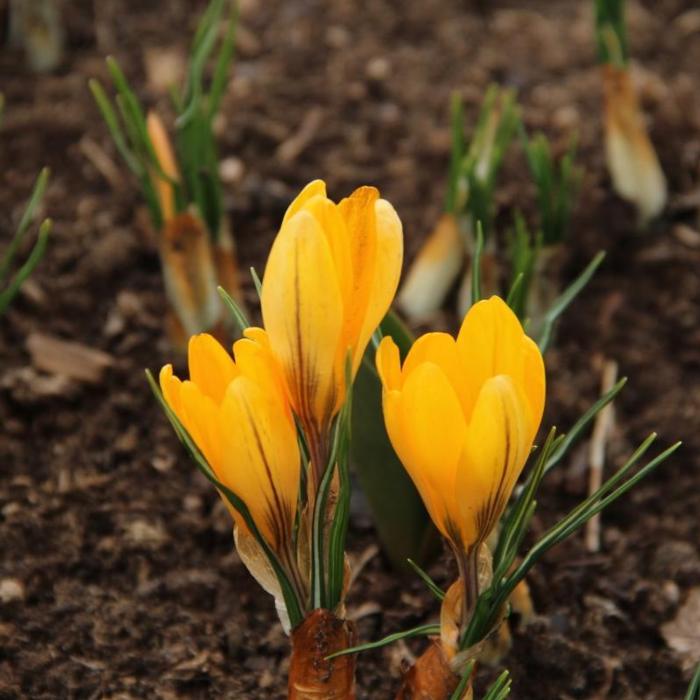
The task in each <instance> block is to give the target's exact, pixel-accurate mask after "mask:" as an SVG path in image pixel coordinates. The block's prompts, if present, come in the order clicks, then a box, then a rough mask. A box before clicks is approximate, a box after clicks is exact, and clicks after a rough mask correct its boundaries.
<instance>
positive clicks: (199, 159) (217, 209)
mask: <svg viewBox="0 0 700 700" xmlns="http://www.w3.org/2000/svg"><path fill="white" fill-rule="evenodd" d="M226 6H227V0H212V2H211V3H210V5H209V6H208V8H207V9H206V11H205V12H204V15H203V16H202V18H201V20H200V23H199V26H198V28H197V30H196V32H195V36H194V39H193V42H192V47H191V51H190V57H189V64H188V73H187V77H186V80H185V84H184V86H183V87H182V89H177V88H173V89H172V91H171V97H172V101H173V105H174V107H175V111H176V114H177V118H176V121H175V126H176V130H177V134H176V150H177V160H178V165H179V170H180V172H181V173H182V178H183V181H182V182H175V181H174V180H173V179H172V178H171V177H169V176H168V175H167V174H166V173H164V172H163V170H162V168H161V164H160V163H159V160H158V157H157V155H156V149H155V148H154V144H153V143H152V141H151V138H150V136H149V133H148V128H147V123H146V116H145V111H144V109H143V107H142V105H141V104H140V102H139V100H138V97H137V96H136V93H135V92H134V90H133V88H132V87H131V86H130V85H129V82H128V80H127V78H126V76H125V75H124V73H123V71H122V70H121V68H120V67H119V64H118V63H117V61H116V60H115V59H114V58H111V57H110V58H108V59H107V67H108V69H109V73H110V76H111V78H112V82H113V83H114V86H115V89H116V96H115V97H114V100H111V99H110V98H109V97H108V96H107V93H106V92H105V90H104V88H103V87H102V85H101V84H100V82H99V81H98V80H95V79H93V80H90V83H89V85H90V90H91V91H92V94H93V97H94V98H95V101H96V103H97V106H98V107H99V109H100V112H101V113H102V117H103V118H104V120H105V123H106V124H107V127H108V129H109V131H110V133H111V135H112V139H113V140H114V144H115V146H116V147H117V150H118V151H119V153H120V155H121V156H122V158H123V160H124V162H125V163H126V165H127V166H128V168H129V169H130V170H131V171H132V173H133V174H134V175H135V176H136V178H137V179H138V181H139V184H140V186H141V190H142V193H143V196H144V199H145V200H146V204H147V205H148V209H149V212H150V214H151V219H152V221H153V224H154V226H155V227H156V229H157V230H160V229H161V228H162V226H163V224H164V216H163V212H162V208H161V203H160V202H159V199H158V195H157V192H156V190H155V187H154V185H153V182H152V179H151V174H152V172H156V173H157V174H158V175H159V176H160V177H161V178H163V179H164V180H166V181H167V182H168V183H169V184H171V185H172V186H173V189H174V192H175V204H176V209H177V211H178V212H181V211H184V210H185V209H187V208H188V207H189V206H190V205H194V206H195V207H196V210H197V211H198V212H199V214H200V216H201V217H202V219H203V220H204V222H205V223H206V227H207V230H208V231H209V235H210V237H211V239H212V241H213V242H217V241H218V238H219V236H220V235H221V230H222V223H223V218H224V205H223V194H222V187H221V181H220V179H219V170H218V165H219V161H218V155H217V149H216V143H215V139H214V131H213V127H212V123H213V120H214V117H215V116H216V114H217V112H218V109H219V107H220V104H221V99H222V97H223V94H224V90H225V88H226V84H227V80H228V74H229V69H230V66H231V63H232V60H233V54H234V46H235V35H236V25H237V11H236V5H235V3H234V4H232V5H231V9H230V11H229V17H228V22H227V26H226V31H225V34H224V36H223V38H220V37H219V27H220V22H221V20H222V19H223V17H224V14H225V11H226ZM217 47H218V53H217V55H216V58H215V60H214V67H213V73H212V77H211V80H210V81H209V82H208V83H206V81H205V79H204V73H205V69H206V67H207V65H208V62H209V60H210V59H211V58H212V55H213V54H214V51H215V50H216V49H217Z"/></svg>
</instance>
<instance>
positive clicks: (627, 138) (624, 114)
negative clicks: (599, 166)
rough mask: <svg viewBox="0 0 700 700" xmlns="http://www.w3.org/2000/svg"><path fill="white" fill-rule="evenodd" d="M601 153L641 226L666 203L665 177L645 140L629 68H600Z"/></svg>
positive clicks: (647, 139) (648, 141)
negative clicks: (602, 108) (603, 151)
mask: <svg viewBox="0 0 700 700" xmlns="http://www.w3.org/2000/svg"><path fill="white" fill-rule="evenodd" d="M602 76H603V91H604V98H605V152H606V160H607V164H608V170H609V171H610V176H611V178H612V181H613V186H614V188H615V191H616V192H617V193H618V194H619V195H620V196H621V197H623V198H624V199H627V200H628V201H630V202H632V203H634V204H635V205H636V207H637V210H638V211H639V216H640V220H641V223H646V222H647V221H649V220H650V219H652V218H654V217H655V216H657V215H658V214H659V213H660V212H661V211H662V209H663V208H664V206H665V204H666V199H667V185H666V178H665V176H664V174H663V171H662V170H661V165H660V164H659V159H658V157H657V155H656V151H655V150H654V146H653V145H652V143H651V140H650V139H649V135H648V133H647V129H646V125H645V123H644V118H643V115H642V111H641V108H640V106H639V100H638V98H637V92H636V90H635V87H634V84H633V82H632V76H631V75H630V71H629V69H628V68H627V67H626V66H625V67H620V66H614V65H611V64H606V65H604V66H602Z"/></svg>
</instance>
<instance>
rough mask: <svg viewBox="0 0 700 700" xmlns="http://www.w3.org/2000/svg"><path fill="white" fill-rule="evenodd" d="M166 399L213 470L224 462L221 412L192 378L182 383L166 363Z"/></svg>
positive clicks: (163, 382)
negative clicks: (219, 419) (220, 432)
mask: <svg viewBox="0 0 700 700" xmlns="http://www.w3.org/2000/svg"><path fill="white" fill-rule="evenodd" d="M160 386H161V390H162V391H163V398H164V399H165V401H166V403H167V404H168V406H170V408H171V409H172V410H173V412H174V413H175V415H176V416H177V418H178V420H179V421H180V423H182V425H183V427H184V428H185V430H187V432H188V434H189V436H190V437H191V438H192V440H193V441H194V443H195V445H197V447H198V448H199V450H200V452H201V453H202V454H203V455H204V458H205V459H206V460H207V463H208V464H209V466H210V467H211V468H212V470H213V471H214V473H217V470H218V468H219V466H220V463H221V438H220V435H219V423H218V415H217V414H218V411H217V408H216V406H215V404H214V402H213V401H212V400H211V399H210V398H209V397H207V396H205V395H204V394H202V392H201V391H200V389H199V387H197V385H196V384H194V383H193V382H191V381H186V382H181V381H180V380H179V379H178V378H177V377H175V376H173V368H172V366H171V365H166V366H165V367H163V369H161V371H160Z"/></svg>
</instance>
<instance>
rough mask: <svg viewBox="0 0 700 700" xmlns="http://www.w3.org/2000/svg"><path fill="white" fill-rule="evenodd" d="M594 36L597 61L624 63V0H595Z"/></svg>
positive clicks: (625, 58)
mask: <svg viewBox="0 0 700 700" xmlns="http://www.w3.org/2000/svg"><path fill="white" fill-rule="evenodd" d="M595 38H596V47H597V50H598V61H599V63H612V64H613V65H616V66H620V67H623V66H625V65H626V63H627V60H628V58H629V53H628V48H627V31H626V28H625V2H624V0H595Z"/></svg>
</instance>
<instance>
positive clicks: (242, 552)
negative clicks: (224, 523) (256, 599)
mask: <svg viewBox="0 0 700 700" xmlns="http://www.w3.org/2000/svg"><path fill="white" fill-rule="evenodd" d="M233 540H234V542H235V543H236V550H237V551H238V556H239V557H240V558H241V561H242V562H243V564H244V565H245V567H246V569H248V571H249V572H250V574H251V576H252V577H253V578H254V579H255V580H256V581H257V582H258V583H259V584H260V586H261V587H262V588H263V589H264V590H265V591H266V592H267V593H269V594H270V595H271V596H272V597H273V598H274V599H275V609H276V610H277V615H278V617H279V619H280V622H281V623H282V628H283V629H284V631H285V633H286V634H289V630H290V628H291V624H290V622H289V614H288V613H287V606H286V605H285V604H284V596H283V595H282V589H281V588H280V584H279V581H278V580H277V576H276V575H275V572H274V570H273V568H272V566H271V565H270V561H269V559H268V558H267V556H266V554H265V552H264V550H263V548H262V547H261V546H260V545H259V544H258V541H257V540H256V539H255V537H254V536H253V535H252V534H251V533H250V531H249V530H248V529H247V528H245V527H239V526H238V525H235V526H234V528H233Z"/></svg>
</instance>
